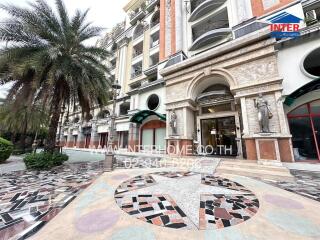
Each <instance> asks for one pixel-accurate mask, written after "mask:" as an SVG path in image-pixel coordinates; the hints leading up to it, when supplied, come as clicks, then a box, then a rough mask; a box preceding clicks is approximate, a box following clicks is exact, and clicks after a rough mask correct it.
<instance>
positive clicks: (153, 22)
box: [150, 11, 160, 29]
mask: <svg viewBox="0 0 320 240" xmlns="http://www.w3.org/2000/svg"><path fill="white" fill-rule="evenodd" d="M159 24H160V12H159V11H157V12H156V13H155V14H154V15H153V17H152V19H151V21H150V28H151V29H152V28H154V27H155V26H158V25H159Z"/></svg>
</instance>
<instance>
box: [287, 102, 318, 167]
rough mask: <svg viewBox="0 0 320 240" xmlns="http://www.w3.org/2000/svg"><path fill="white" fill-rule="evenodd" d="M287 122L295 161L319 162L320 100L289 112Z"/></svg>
mask: <svg viewBox="0 0 320 240" xmlns="http://www.w3.org/2000/svg"><path fill="white" fill-rule="evenodd" d="M288 122H289V127H290V131H291V134H292V145H293V153H294V157H295V160H297V161H301V160H319V161H320V151H319V150H320V149H319V147H320V100H317V101H314V102H310V103H307V104H304V105H302V106H300V107H298V108H296V109H295V110H293V111H291V112H290V113H289V114H288Z"/></svg>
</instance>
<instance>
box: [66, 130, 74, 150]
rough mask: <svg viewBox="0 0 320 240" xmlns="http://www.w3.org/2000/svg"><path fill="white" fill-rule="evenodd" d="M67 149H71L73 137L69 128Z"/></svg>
mask: <svg viewBox="0 0 320 240" xmlns="http://www.w3.org/2000/svg"><path fill="white" fill-rule="evenodd" d="M67 147H73V136H72V129H71V128H69V129H68V137H67Z"/></svg>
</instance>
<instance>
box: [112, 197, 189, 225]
mask: <svg viewBox="0 0 320 240" xmlns="http://www.w3.org/2000/svg"><path fill="white" fill-rule="evenodd" d="M116 201H117V204H118V205H119V206H120V207H121V208H122V209H123V210H124V211H125V212H126V213H128V214H130V215H132V216H133V217H136V218H138V219H140V220H143V221H146V222H148V223H152V224H155V225H158V226H162V227H169V228H186V229H193V228H194V227H193V224H192V223H191V222H190V220H189V218H187V217H186V214H185V213H184V212H183V211H182V210H181V209H180V208H179V207H178V206H177V204H176V203H175V201H174V200H173V199H172V198H171V197H170V196H169V195H160V194H157V195H126V196H116Z"/></svg>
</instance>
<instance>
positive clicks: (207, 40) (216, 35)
mask: <svg viewBox="0 0 320 240" xmlns="http://www.w3.org/2000/svg"><path fill="white" fill-rule="evenodd" d="M231 34H232V30H231V29H230V28H219V29H214V30H211V31H209V32H206V33H205V34H203V35H201V36H200V37H198V38H197V39H196V40H195V41H194V42H193V44H192V46H191V47H190V48H189V50H190V51H196V50H198V49H200V48H203V47H205V46H209V45H211V44H214V43H215V44H219V43H220V42H223V40H227V39H228V37H231Z"/></svg>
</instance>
